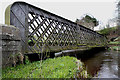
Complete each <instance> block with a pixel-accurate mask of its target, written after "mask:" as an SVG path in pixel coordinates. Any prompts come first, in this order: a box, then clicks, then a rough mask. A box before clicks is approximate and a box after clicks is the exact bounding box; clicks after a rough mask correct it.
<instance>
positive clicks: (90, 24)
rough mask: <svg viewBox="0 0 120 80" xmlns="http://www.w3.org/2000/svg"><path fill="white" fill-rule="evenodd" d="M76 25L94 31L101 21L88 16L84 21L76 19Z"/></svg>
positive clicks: (83, 18)
mask: <svg viewBox="0 0 120 80" xmlns="http://www.w3.org/2000/svg"><path fill="white" fill-rule="evenodd" d="M76 23H77V24H80V25H83V26H85V27H87V28H90V29H94V27H95V26H98V25H99V21H97V19H96V18H94V17H92V16H90V15H88V14H86V15H85V16H84V17H82V19H76Z"/></svg>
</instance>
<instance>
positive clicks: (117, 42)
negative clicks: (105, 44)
mask: <svg viewBox="0 0 120 80" xmlns="http://www.w3.org/2000/svg"><path fill="white" fill-rule="evenodd" d="M109 44H115V45H117V44H120V42H119V41H116V42H109Z"/></svg>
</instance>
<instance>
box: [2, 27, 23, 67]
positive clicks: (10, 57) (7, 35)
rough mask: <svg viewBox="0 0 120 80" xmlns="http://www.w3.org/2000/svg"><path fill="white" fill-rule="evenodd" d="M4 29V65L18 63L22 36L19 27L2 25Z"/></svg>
mask: <svg viewBox="0 0 120 80" xmlns="http://www.w3.org/2000/svg"><path fill="white" fill-rule="evenodd" d="M0 29H2V34H0V36H1V38H2V39H1V41H2V44H1V45H2V67H6V66H12V65H14V66H15V65H16V63H17V62H19V61H20V57H21V56H22V53H21V38H20V34H19V32H20V31H19V29H18V28H16V27H14V26H11V25H10V26H8V25H0Z"/></svg>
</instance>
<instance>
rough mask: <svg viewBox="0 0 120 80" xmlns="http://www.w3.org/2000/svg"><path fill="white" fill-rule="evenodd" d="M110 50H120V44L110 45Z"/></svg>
mask: <svg viewBox="0 0 120 80" xmlns="http://www.w3.org/2000/svg"><path fill="white" fill-rule="evenodd" d="M109 50H115V51H120V46H113V47H110V48H109Z"/></svg>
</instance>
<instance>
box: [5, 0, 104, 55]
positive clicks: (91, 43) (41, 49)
mask: <svg viewBox="0 0 120 80" xmlns="http://www.w3.org/2000/svg"><path fill="white" fill-rule="evenodd" d="M5 23H6V24H8V25H14V26H15V27H17V28H19V30H20V36H21V43H22V52H23V53H24V54H25V53H29V54H30V53H46V52H52V51H54V52H59V51H63V50H78V49H84V48H90V47H103V46H106V38H105V36H103V35H101V34H99V33H97V32H95V31H93V30H91V29H88V28H86V27H84V26H82V25H78V24H76V23H75V22H72V21H70V20H68V19H65V18H63V17H61V16H58V15H56V14H53V13H50V12H48V11H46V10H43V9H41V8H38V7H35V6H33V5H30V4H28V3H25V2H15V3H13V4H11V5H9V6H8V7H7V9H6V12H5Z"/></svg>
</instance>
